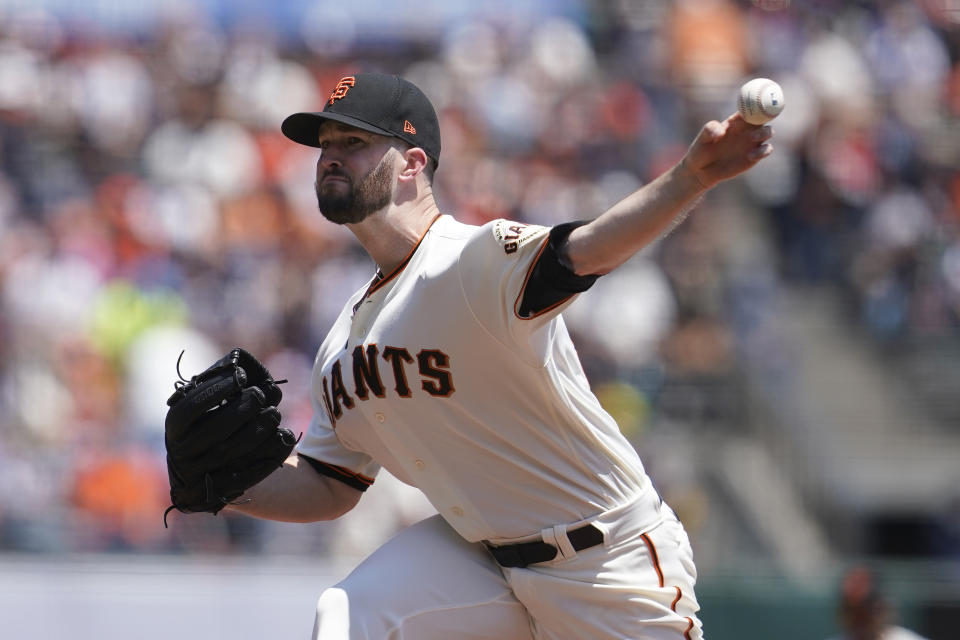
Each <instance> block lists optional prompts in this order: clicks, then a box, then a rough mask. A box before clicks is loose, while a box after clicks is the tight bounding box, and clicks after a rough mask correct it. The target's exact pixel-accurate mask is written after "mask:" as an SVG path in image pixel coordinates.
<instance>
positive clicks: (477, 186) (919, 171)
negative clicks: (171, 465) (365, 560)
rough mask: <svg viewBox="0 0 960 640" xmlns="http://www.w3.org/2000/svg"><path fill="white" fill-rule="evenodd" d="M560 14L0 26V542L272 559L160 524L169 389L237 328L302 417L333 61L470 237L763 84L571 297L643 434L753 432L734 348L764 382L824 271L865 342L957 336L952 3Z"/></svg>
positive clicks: (231, 531) (327, 312)
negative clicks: (313, 135) (759, 370)
mask: <svg viewBox="0 0 960 640" xmlns="http://www.w3.org/2000/svg"><path fill="white" fill-rule="evenodd" d="M321 4H322V3H321ZM385 4H386V3H385ZM547 5H549V3H547ZM569 5H576V6H577V7H579V11H564V12H557V13H551V12H549V11H548V10H544V11H543V12H542V14H538V15H534V16H532V17H531V16H526V19H523V20H518V19H517V20H515V19H513V16H511V14H510V13H509V12H502V13H500V14H497V15H495V16H489V15H485V16H483V17H482V18H474V19H461V20H456V21H451V22H450V23H449V24H442V25H441V24H436V23H430V24H431V27H430V28H426V27H424V28H421V29H419V30H416V31H409V32H396V33H393V34H391V35H385V34H383V33H382V32H379V33H378V34H377V35H376V37H373V36H366V37H365V35H364V33H363V32H362V31H359V30H357V29H349V28H346V27H345V26H344V23H343V21H344V20H345V19H347V18H348V16H347V18H345V17H344V14H343V12H341V13H340V14H338V16H339V17H340V19H339V21H334V24H333V27H331V26H330V25H329V24H328V23H323V24H319V25H318V23H317V21H315V20H314V21H305V22H304V28H303V29H302V30H301V31H300V32H293V33H291V32H289V31H278V30H272V29H269V28H267V27H265V26H264V25H258V24H253V23H250V22H247V23H243V24H232V25H229V26H227V25H224V24H222V23H221V22H218V21H216V20H214V19H213V18H211V17H209V16H205V15H203V14H201V13H197V12H191V11H189V10H186V9H181V10H178V11H175V12H170V13H169V15H166V14H165V15H162V16H158V19H157V21H156V23H155V24H153V25H152V26H151V28H150V29H146V30H137V31H134V32H130V33H117V32H116V31H108V30H98V29H96V28H95V26H92V25H90V24H84V25H83V28H74V27H75V25H73V24H72V23H71V22H70V21H67V20H63V19H60V18H58V16H57V15H55V14H54V13H51V12H45V11H39V10H30V9H18V10H13V9H8V10H5V13H4V14H2V15H0V549H11V550H35V551H86V550H139V551H182V550H184V549H186V550H194V549H200V550H211V551H218V550H222V551H229V550H236V549H262V548H263V547H264V545H267V544H269V543H268V542H264V540H265V539H266V537H265V536H263V535H262V533H259V534H258V531H261V530H260V529H258V527H259V526H261V525H257V524H255V523H252V522H251V521H246V520H243V519H237V518H231V517H229V516H224V515H221V516H218V517H217V518H206V517H204V516H196V517H180V518H176V522H177V526H176V527H174V528H172V529H171V530H165V529H164V528H163V527H162V520H161V515H162V512H163V509H164V508H165V507H166V505H167V491H168V486H167V480H166V470H165V465H164V458H163V456H164V452H163V438H162V432H163V419H164V415H165V400H166V398H167V396H168V395H169V394H170V393H172V391H173V381H174V380H175V379H177V358H178V356H179V355H180V353H181V351H183V353H184V355H183V361H182V362H181V363H180V372H181V373H182V374H183V375H185V376H187V377H189V376H190V375H193V374H195V373H198V372H199V371H200V370H202V369H203V368H205V367H206V366H207V364H209V363H210V362H212V361H213V360H215V359H216V358H217V357H219V356H220V355H222V353H223V352H225V351H226V350H227V349H229V348H230V347H232V346H235V345H242V346H244V347H245V348H247V349H248V350H250V351H251V352H253V353H255V354H257V355H258V356H259V357H261V358H262V359H263V360H264V361H265V362H266V364H267V366H268V367H269V368H270V369H271V371H273V373H274V374H275V375H276V376H278V377H283V378H288V379H290V380H291V383H290V384H288V385H286V386H285V387H284V394H285V398H284V402H283V405H282V406H281V409H282V412H283V415H284V420H285V422H286V423H287V424H288V425H290V426H291V428H293V429H294V431H297V429H298V428H299V429H301V430H302V429H304V428H305V427H306V425H307V423H308V422H309V419H310V411H311V409H310V402H309V396H308V393H309V389H308V385H309V371H310V367H311V364H312V359H313V354H314V353H315V351H316V349H317V347H318V346H319V344H320V342H321V340H322V338H323V337H324V335H325V333H326V331H327V329H328V328H329V326H330V325H331V324H332V322H333V319H334V317H335V315H336V314H337V313H338V312H339V310H340V308H341V305H342V304H343V302H344V300H345V299H346V298H347V296H348V295H349V294H350V293H352V292H353V291H354V290H356V289H358V288H360V287H361V286H362V285H363V284H364V283H365V282H366V281H367V280H368V279H369V278H370V276H371V275H372V273H373V270H374V266H373V265H372V263H370V261H369V259H368V258H367V257H366V255H365V254H364V253H363V252H362V251H360V250H359V248H358V247H357V245H356V244H355V243H354V241H353V239H352V235H351V234H349V233H347V232H345V231H344V230H342V229H339V228H336V227H334V226H333V225H330V224H328V223H326V222H325V221H323V219H322V218H321V216H320V215H319V214H318V212H317V210H316V202H315V196H314V193H313V181H314V169H315V162H316V154H315V153H314V151H313V150H311V149H307V148H305V147H301V146H299V145H295V144H293V143H290V142H289V141H288V140H286V139H285V138H284V137H283V136H282V135H281V134H280V129H279V124H280V122H281V121H282V119H283V118H284V117H285V116H286V115H288V114H290V113H293V112H295V111H314V110H320V109H321V108H322V103H323V101H324V99H325V97H326V96H327V94H328V93H329V91H330V90H331V88H332V87H333V86H334V84H335V83H336V81H337V80H338V79H339V78H340V77H342V76H344V75H348V74H350V73H351V72H356V71H361V70H376V71H385V72H390V73H397V74H400V75H404V76H406V77H407V78H409V79H410V80H412V81H413V82H415V83H416V84H418V85H419V86H420V87H422V88H423V89H424V90H425V92H426V93H427V94H428V95H429V96H430V97H431V98H432V99H433V101H434V104H435V105H436V106H437V109H438V112H439V115H440V120H441V130H442V134H443V152H442V157H441V163H440V167H439V170H438V172H437V176H436V185H435V189H436V194H437V198H438V202H439V203H440V205H441V208H442V210H443V211H444V212H447V213H451V214H454V215H455V216H457V217H458V218H459V219H460V220H462V221H465V222H470V223H482V222H485V221H487V220H490V219H494V218H499V217H505V218H510V219H516V220H522V221H526V222H531V223H537V224H544V225H551V224H555V223H558V222H562V221H567V220H572V219H578V218H589V217H593V216H595V215H597V214H599V213H600V212H601V211H603V210H604V209H605V208H606V207H608V206H609V205H611V204H613V203H614V202H616V201H617V200H618V199H619V198H621V197H623V196H625V195H626V194H628V193H629V192H631V191H632V190H633V189H635V188H637V187H638V186H640V185H641V184H643V183H644V182H647V181H649V180H650V179H652V178H653V177H654V176H656V175H657V174H658V173H660V172H661V171H663V170H664V169H666V168H667V167H668V166H670V164H671V163H673V162H674V161H676V160H678V159H679V158H680V156H681V155H682V153H683V152H684V150H685V148H686V145H687V144H688V143H689V141H690V140H691V139H692V137H693V136H694V135H695V134H696V132H697V130H698V129H699V127H700V126H701V125H702V123H703V122H705V121H706V120H708V119H711V118H723V117H725V116H726V115H728V114H730V113H733V112H734V110H735V100H736V94H737V88H738V87H739V86H740V84H742V82H744V81H745V80H746V79H749V78H750V77H755V76H766V77H772V78H774V79H776V80H777V81H778V82H779V83H780V84H781V85H782V86H783V87H784V90H785V94H786V96H787V101H788V103H787V104H788V106H787V108H786V110H785V111H784V113H783V115H782V116H781V117H780V118H779V119H778V120H777V121H776V122H775V123H774V124H775V129H776V131H777V134H776V138H775V145H776V151H775V153H774V154H773V156H772V157H770V158H769V159H768V160H766V161H765V162H764V163H762V164H761V166H759V167H758V168H757V169H756V170H754V171H752V172H751V173H750V174H748V175H747V176H745V177H744V178H742V179H739V180H737V181H735V182H733V183H730V184H727V185H724V186H722V187H721V188H719V189H717V190H716V191H715V192H713V193H711V194H710V195H708V197H707V198H706V200H705V201H704V202H703V203H701V205H700V207H699V208H698V211H697V212H696V213H695V214H693V215H692V216H691V217H690V218H689V219H688V220H687V222H686V223H685V224H684V225H683V226H681V227H680V228H679V229H678V230H676V231H675V232H674V233H672V234H671V235H669V236H668V237H666V238H664V239H663V240H662V241H660V242H658V243H657V244H656V245H655V246H653V247H651V248H650V249H648V250H645V251H644V252H643V253H642V254H641V255H639V256H637V257H636V258H635V259H634V260H632V261H631V262H629V263H628V264H627V265H626V266H625V267H624V268H623V269H621V270H620V271H618V272H616V273H615V274H613V275H610V276H607V277H605V278H603V279H601V280H600V281H599V282H598V283H597V285H596V287H595V290H594V291H593V292H591V293H590V294H587V295H590V296H592V297H591V298H590V301H589V302H586V303H582V304H576V305H574V306H573V307H572V308H571V310H570V313H569V317H568V322H569V324H570V325H571V327H572V329H573V331H574V332H575V334H576V337H577V344H578V349H579V350H580V352H581V355H582V357H583V359H584V362H585V365H586V367H587V369H588V374H589V375H590V377H591V379H592V381H593V383H594V385H595V387H596V388H597V390H598V393H599V394H600V396H601V398H602V400H603V401H604V402H605V403H606V404H607V406H608V407H609V408H610V409H611V411H613V412H614V414H615V415H616V416H617V417H618V419H619V420H620V422H621V425H622V426H623V428H624V430H625V431H627V432H628V433H630V434H631V436H632V437H634V438H635V441H636V442H637V446H638V447H639V448H641V449H643V448H644V447H645V446H654V445H652V444H651V445H646V444H645V443H644V442H643V438H642V434H643V432H644V430H645V428H646V427H647V426H648V425H649V424H650V423H651V422H652V421H655V420H656V419H657V418H658V417H659V416H668V417H670V418H672V419H676V420H683V421H685V422H687V423H689V424H691V425H693V426H694V427H696V426H697V425H700V424H709V425H715V424H724V425H729V426H730V428H737V426H738V425H739V424H740V423H741V422H742V421H743V420H744V419H745V414H746V410H745V406H744V403H745V400H744V399H743V394H744V391H743V387H744V384H745V382H744V376H745V367H744V362H750V361H751V360H756V359H766V360H769V361H770V362H768V363H766V366H767V368H768V369H769V368H771V367H776V366H778V364H777V362H776V359H777V357H778V356H777V345H776V332H775V331H774V330H773V329H772V328H771V327H769V326H768V324H769V323H768V320H767V316H766V309H767V307H768V305H769V304H770V303H771V300H772V299H774V298H775V296H776V295H777V292H778V290H779V289H780V288H781V287H784V286H796V285H803V286H814V287H833V288H836V289H837V290H838V291H841V292H842V293H843V295H844V296H845V299H846V300H847V301H848V302H849V309H850V311H851V320H852V322H854V323H855V324H856V325H857V326H858V327H860V328H862V330H863V331H864V332H865V333H867V334H869V335H870V336H871V337H873V338H875V339H876V340H877V342H878V343H882V344H896V343H898V342H902V341H904V340H912V339H917V338H923V339H950V338H951V337H952V336H955V335H956V332H957V328H958V312H960V232H958V224H960V217H958V212H960V171H958V167H960V9H958V11H957V12H956V15H954V14H953V13H952V12H951V11H949V10H945V9H943V7H944V6H945V5H944V3H943V2H934V1H933V0H931V1H930V2H903V1H893V0H889V1H887V0H884V1H879V2H841V1H839V0H837V1H832V0H816V1H810V2H802V3H801V2H794V3H793V6H792V7H790V8H788V9H786V10H782V11H766V10H763V9H760V8H758V7H756V6H754V5H753V4H751V3H749V2H745V1H744V2H735V1H733V0H678V1H675V2H668V1H666V0H646V1H644V2H632V1H631V0H603V1H601V0H597V1H595V2H586V0H584V2H582V3H565V7H568V8H569ZM947 5H949V3H947ZM531 18H532V19H531ZM324 24H326V26H325V27H324ZM308 27H309V28H308ZM334 27H335V28H334ZM779 366H783V365H782V364H781V365H779ZM320 533H322V532H320ZM318 537H320V538H322V536H318ZM310 544H313V543H310ZM317 544H322V541H321V542H317ZM307 546H309V545H307Z"/></svg>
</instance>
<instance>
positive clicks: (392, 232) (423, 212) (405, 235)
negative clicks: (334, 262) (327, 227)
mask: <svg viewBox="0 0 960 640" xmlns="http://www.w3.org/2000/svg"><path fill="white" fill-rule="evenodd" d="M439 213H440V211H439V209H438V208H437V204H436V202H435V201H434V200H433V198H432V197H429V198H424V199H421V200H418V201H410V202H406V203H403V204H402V205H399V206H398V205H391V206H389V207H387V209H386V210H384V211H382V212H379V213H376V214H374V215H372V216H370V217H368V218H366V219H365V220H364V221H363V222H360V223H358V224H350V225H347V226H348V227H349V228H350V230H351V231H353V233H354V235H356V236H357V240H359V241H360V244H362V245H363V248H364V249H366V250H367V253H369V254H370V257H371V258H373V260H374V262H376V263H377V266H378V267H379V268H380V270H381V271H382V272H383V273H384V274H388V273H391V272H393V271H394V270H395V269H396V268H397V267H398V266H400V264H402V263H403V261H404V260H406V258H407V256H408V255H410V252H411V251H412V250H413V248H414V247H415V246H416V245H417V243H418V242H420V239H421V238H422V237H423V234H424V233H426V231H427V229H428V228H430V224H431V223H432V222H433V220H434V219H435V218H436V217H437V215H438V214H439Z"/></svg>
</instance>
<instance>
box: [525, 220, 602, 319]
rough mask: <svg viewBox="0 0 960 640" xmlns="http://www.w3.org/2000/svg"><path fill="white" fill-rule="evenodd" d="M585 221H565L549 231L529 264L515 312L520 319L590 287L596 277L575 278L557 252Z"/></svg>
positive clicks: (535, 313) (531, 315)
mask: <svg viewBox="0 0 960 640" xmlns="http://www.w3.org/2000/svg"><path fill="white" fill-rule="evenodd" d="M586 223H587V221H585V220H580V221H577V222H565V223H563V224H558V225H557V226H555V227H553V228H552V229H551V230H550V236H549V238H547V245H546V247H544V249H543V251H541V252H540V255H539V256H537V262H536V263H535V264H534V265H533V269H532V270H531V272H530V277H529V279H528V280H527V283H526V287H525V288H524V292H523V298H522V299H521V300H520V308H519V309H518V313H519V315H520V317H521V318H532V317H534V316H537V315H539V314H540V313H541V312H543V311H545V310H547V309H550V308H552V307H555V306H557V305H558V304H560V303H561V302H562V301H564V300H566V299H567V298H569V297H570V296H572V295H575V294H577V293H581V292H583V291H586V290H587V289H589V288H590V287H592V286H593V283H594V282H596V281H597V278H599V277H600V276H599V275H585V276H578V275H577V274H576V273H574V271H573V269H571V268H570V267H568V266H567V265H565V264H564V263H563V261H562V260H561V258H560V256H561V250H562V248H563V245H564V244H565V243H566V241H567V238H568V237H569V236H570V233H571V232H572V231H573V230H574V229H576V228H577V227H579V226H582V225H585V224H586Z"/></svg>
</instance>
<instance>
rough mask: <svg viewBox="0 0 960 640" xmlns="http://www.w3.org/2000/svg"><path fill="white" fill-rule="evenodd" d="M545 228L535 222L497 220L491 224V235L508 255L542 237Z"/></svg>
mask: <svg viewBox="0 0 960 640" xmlns="http://www.w3.org/2000/svg"><path fill="white" fill-rule="evenodd" d="M546 230H547V229H546V227H541V226H539V225H535V224H523V223H522V222H511V221H510V220H497V221H496V222H495V223H494V224H493V237H494V238H496V240H497V242H498V243H500V246H501V247H503V252H504V253H505V254H506V255H510V254H512V253H516V252H517V251H519V250H520V248H521V247H523V246H524V245H525V244H527V243H529V242H532V241H536V240H538V239H540V238H542V237H543V233H544V232H545V231H546Z"/></svg>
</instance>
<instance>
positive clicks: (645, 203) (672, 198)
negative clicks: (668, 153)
mask: <svg viewBox="0 0 960 640" xmlns="http://www.w3.org/2000/svg"><path fill="white" fill-rule="evenodd" d="M705 192H706V189H705V188H704V187H703V185H702V184H700V182H699V181H698V180H697V178H696V177H695V176H694V175H693V174H692V173H691V172H690V171H688V170H687V169H686V167H685V165H684V164H683V163H680V164H677V165H675V166H674V167H673V168H671V169H670V170H668V171H667V172H666V173H664V174H662V175H660V176H659V177H658V178H657V179H655V180H654V181H652V182H650V183H648V184H646V185H644V186H643V187H641V188H640V189H638V190H637V191H635V192H633V193H632V194H630V195H629V196H627V197H626V198H624V199H623V200H621V201H620V202H618V203H617V204H615V205H614V206H613V207H611V208H610V209H608V210H607V211H606V212H604V213H603V214H602V215H601V216H600V217H598V218H597V219H595V220H593V221H591V222H590V223H589V224H586V225H583V226H582V227H578V228H576V229H574V231H573V232H572V233H571V234H570V237H569V238H568V240H567V244H566V251H565V257H566V258H567V260H568V261H569V263H570V267H571V268H572V269H573V270H574V271H575V272H576V273H578V274H580V275H586V274H602V273H608V272H610V271H612V270H613V269H615V268H616V267H618V266H620V265H621V264H623V263H624V262H626V261H627V260H628V259H629V258H630V257H631V256H633V255H634V254H635V253H636V252H637V251H639V250H640V249H642V248H643V247H645V246H647V245H648V244H650V243H651V242H653V241H654V240H656V239H657V238H659V237H660V236H662V235H663V234H664V233H665V232H666V231H668V230H670V229H671V228H672V226H673V225H674V223H675V221H677V220H678V219H679V218H681V217H682V216H683V215H684V214H685V213H687V212H689V210H690V209H691V208H692V207H694V206H696V204H697V203H698V202H699V201H700V198H701V196H702V195H703V194H704V193H705Z"/></svg>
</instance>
